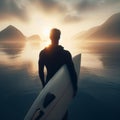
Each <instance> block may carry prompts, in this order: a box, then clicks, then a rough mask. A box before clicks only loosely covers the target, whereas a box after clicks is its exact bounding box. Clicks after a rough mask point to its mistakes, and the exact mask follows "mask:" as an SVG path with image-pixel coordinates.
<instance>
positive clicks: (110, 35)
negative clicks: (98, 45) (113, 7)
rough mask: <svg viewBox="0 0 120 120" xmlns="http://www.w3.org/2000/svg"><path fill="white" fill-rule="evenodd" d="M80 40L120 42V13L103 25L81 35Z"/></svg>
mask: <svg viewBox="0 0 120 120" xmlns="http://www.w3.org/2000/svg"><path fill="white" fill-rule="evenodd" d="M78 38H79V39H81V38H82V39H83V38H84V39H87V40H89V39H90V40H120V13H116V14H114V15H112V16H111V17H110V18H109V19H108V20H107V21H106V22H104V23H103V24H102V25H100V26H97V27H93V28H91V29H89V30H88V31H86V32H84V33H83V34H79V35H78V36H77V39H78Z"/></svg>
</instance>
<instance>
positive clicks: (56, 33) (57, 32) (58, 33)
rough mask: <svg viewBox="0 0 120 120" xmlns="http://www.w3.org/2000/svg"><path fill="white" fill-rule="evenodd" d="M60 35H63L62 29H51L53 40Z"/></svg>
mask: <svg viewBox="0 0 120 120" xmlns="http://www.w3.org/2000/svg"><path fill="white" fill-rule="evenodd" d="M60 35H61V31H60V30H59V29H57V28H53V29H51V31H50V38H51V39H52V40H59V38H60Z"/></svg>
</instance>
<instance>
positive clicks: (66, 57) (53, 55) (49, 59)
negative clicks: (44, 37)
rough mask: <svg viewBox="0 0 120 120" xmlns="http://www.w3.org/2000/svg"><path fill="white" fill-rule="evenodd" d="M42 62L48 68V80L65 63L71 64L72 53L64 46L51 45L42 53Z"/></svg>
mask: <svg viewBox="0 0 120 120" xmlns="http://www.w3.org/2000/svg"><path fill="white" fill-rule="evenodd" d="M40 59H41V61H40V63H41V64H44V65H45V66H46V68H47V79H46V82H48V81H49V80H50V78H51V77H52V76H53V75H54V74H55V73H56V72H57V71H58V70H59V69H60V67H62V66H63V65H64V64H66V65H69V64H71V62H72V61H71V54H70V53H69V52H68V51H66V50H64V49H63V47H62V46H59V45H58V46H52V45H51V46H49V47H48V48H45V49H44V50H42V51H41V53H40Z"/></svg>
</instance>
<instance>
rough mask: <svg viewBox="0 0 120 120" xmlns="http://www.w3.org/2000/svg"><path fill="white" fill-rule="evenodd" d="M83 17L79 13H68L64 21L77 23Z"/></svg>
mask: <svg viewBox="0 0 120 120" xmlns="http://www.w3.org/2000/svg"><path fill="white" fill-rule="evenodd" d="M81 20H82V18H81V17H80V16H77V15H70V14H69V15H66V16H65V17H64V19H63V22H64V23H75V22H80V21H81Z"/></svg>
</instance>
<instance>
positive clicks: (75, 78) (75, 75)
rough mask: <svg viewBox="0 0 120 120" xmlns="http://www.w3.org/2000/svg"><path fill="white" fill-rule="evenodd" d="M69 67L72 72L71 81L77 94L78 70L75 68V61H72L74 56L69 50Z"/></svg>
mask: <svg viewBox="0 0 120 120" xmlns="http://www.w3.org/2000/svg"><path fill="white" fill-rule="evenodd" d="M66 59H67V61H66V62H67V63H66V64H67V68H68V71H69V73H70V77H71V82H72V85H73V89H74V96H75V95H76V92H77V89H78V87H77V74H76V71H75V68H74V64H73V61H72V56H71V54H70V53H69V52H68V55H67V58H66Z"/></svg>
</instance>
